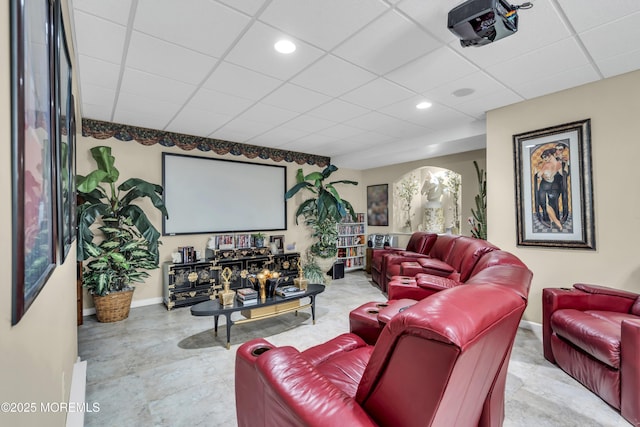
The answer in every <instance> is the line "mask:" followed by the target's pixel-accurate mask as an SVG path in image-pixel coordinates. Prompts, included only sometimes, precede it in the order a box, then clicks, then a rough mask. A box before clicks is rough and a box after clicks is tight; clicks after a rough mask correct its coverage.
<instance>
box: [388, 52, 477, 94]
mask: <svg viewBox="0 0 640 427" xmlns="http://www.w3.org/2000/svg"><path fill="white" fill-rule="evenodd" d="M476 71H478V67H476V66H475V65H473V64H471V63H470V62H469V61H467V60H466V59H465V58H464V57H462V56H461V55H460V54H459V53H458V52H456V51H455V50H453V49H451V48H449V47H448V46H444V47H441V48H439V49H436V50H434V51H433V52H431V53H429V54H428V55H425V56H423V57H421V58H418V59H416V60H415V61H413V62H411V63H409V64H406V65H404V66H402V67H400V68H398V69H397V70H394V71H392V72H390V73H389V74H387V75H386V76H385V77H386V78H388V79H389V80H391V81H394V82H396V83H398V84H400V85H403V86H405V87H407V88H408V89H411V90H413V91H415V92H424V91H427V90H429V89H432V88H434V87H436V86H438V85H440V84H442V83H446V82H450V81H452V80H456V79H459V78H461V77H464V76H466V75H469V74H472V73H474V72H476Z"/></svg>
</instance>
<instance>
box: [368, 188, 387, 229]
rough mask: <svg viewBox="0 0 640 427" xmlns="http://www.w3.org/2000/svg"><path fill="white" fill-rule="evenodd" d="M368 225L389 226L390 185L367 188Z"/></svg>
mask: <svg viewBox="0 0 640 427" xmlns="http://www.w3.org/2000/svg"><path fill="white" fill-rule="evenodd" d="M367 225H389V184H378V185H369V186H367Z"/></svg>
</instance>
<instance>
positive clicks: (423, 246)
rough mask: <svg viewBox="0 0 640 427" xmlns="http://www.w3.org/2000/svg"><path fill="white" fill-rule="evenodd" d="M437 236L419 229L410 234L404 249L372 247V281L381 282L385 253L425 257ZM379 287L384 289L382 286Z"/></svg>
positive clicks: (383, 272)
mask: <svg viewBox="0 0 640 427" xmlns="http://www.w3.org/2000/svg"><path fill="white" fill-rule="evenodd" d="M437 237H438V235H437V234H435V233H426V232H422V231H419V232H416V233H413V234H412V235H411V237H410V238H409V242H408V243H407V247H406V248H405V249H401V248H391V247H389V248H376V249H373V253H372V255H371V279H372V280H373V282H374V283H376V284H378V286H381V285H380V284H381V283H383V281H382V280H381V278H383V277H385V271H384V265H383V261H384V258H385V257H386V256H387V255H402V256H404V257H407V258H416V257H426V256H427V254H428V253H429V251H430V250H431V247H432V246H433V245H434V243H435V242H436V238H437ZM381 289H382V290H383V291H385V289H383V288H382V287H381Z"/></svg>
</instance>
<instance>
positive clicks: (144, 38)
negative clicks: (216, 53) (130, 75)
mask: <svg viewBox="0 0 640 427" xmlns="http://www.w3.org/2000/svg"><path fill="white" fill-rule="evenodd" d="M216 62H217V60H216V59H215V58H212V57H210V56H207V55H203V54H201V53H197V52H194V51H193V50H189V49H186V48H183V47H180V46H177V45H175V44H171V43H168V42H165V41H163V40H160V39H158V38H155V37H151V36H148V35H146V34H142V33H140V32H138V31H134V32H133V34H132V36H131V43H130V46H129V52H128V54H127V63H126V65H127V67H131V68H134V69H137V70H142V71H146V72H148V73H153V74H158V75H161V76H164V77H168V78H170V79H174V80H178V81H181V82H185V83H191V84H200V82H202V80H203V79H204V77H205V76H206V75H207V74H208V73H209V72H210V71H211V69H212V68H213V66H214V65H215V63H216Z"/></svg>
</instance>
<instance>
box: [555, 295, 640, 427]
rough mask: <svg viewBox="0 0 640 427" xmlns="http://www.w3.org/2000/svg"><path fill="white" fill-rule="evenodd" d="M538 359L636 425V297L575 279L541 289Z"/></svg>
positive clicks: (639, 373)
mask: <svg viewBox="0 0 640 427" xmlns="http://www.w3.org/2000/svg"><path fill="white" fill-rule="evenodd" d="M542 343H543V349H544V357H545V358H546V359H547V360H549V361H550V362H552V363H555V364H557V365H558V366H559V367H560V368H562V370H563V371H565V372H567V373H568V374H569V375H571V376H572V377H573V378H575V379H576V380H578V381H579V382H580V383H581V384H582V385H584V386H585V387H587V388H588V389H589V390H591V391H592V392H594V393H595V394H597V395H598V396H600V397H601V398H602V400H604V401H605V402H607V403H608V404H609V405H611V406H613V407H614V408H616V409H618V410H619V411H620V413H621V415H622V416H623V417H624V418H625V419H626V420H627V421H629V422H630V423H631V424H633V425H635V426H640V295H639V294H636V293H633V292H628V291H625V290H620V289H612V288H608V287H605V286H597V285H588V284H583V283H578V284H575V285H573V289H557V288H545V289H543V291H542Z"/></svg>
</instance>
